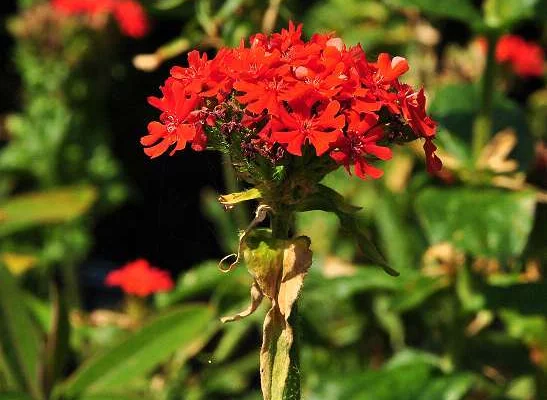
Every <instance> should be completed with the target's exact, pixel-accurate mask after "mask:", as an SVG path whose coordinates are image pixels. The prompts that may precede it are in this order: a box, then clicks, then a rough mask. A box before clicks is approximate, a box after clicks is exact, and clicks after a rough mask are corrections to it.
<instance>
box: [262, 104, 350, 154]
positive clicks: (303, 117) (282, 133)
mask: <svg viewBox="0 0 547 400" xmlns="http://www.w3.org/2000/svg"><path fill="white" fill-rule="evenodd" d="M291 107H292V112H291V113H289V112H287V110H286V109H285V107H280V113H279V118H275V119H274V120H273V123H272V139H274V140H276V141H278V142H279V143H282V144H286V145H287V151H288V152H289V153H291V154H294V155H297V156H301V155H302V145H304V144H305V143H307V142H310V143H311V144H312V146H313V147H315V152H316V153H317V155H318V156H321V155H322V154H323V153H325V152H326V151H327V150H328V149H329V147H330V145H331V143H334V142H335V141H336V140H337V139H338V138H339V137H340V135H341V134H342V128H343V127H344V124H345V118H344V116H343V115H338V116H337V114H338V111H340V103H338V102H337V101H332V102H330V103H329V104H328V105H327V106H326V107H325V108H324V109H323V110H322V111H320V112H318V113H317V115H313V113H312V106H310V105H309V104H306V103H305V102H304V101H302V102H299V103H296V104H294V105H291Z"/></svg>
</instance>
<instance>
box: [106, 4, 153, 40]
mask: <svg viewBox="0 0 547 400" xmlns="http://www.w3.org/2000/svg"><path fill="white" fill-rule="evenodd" d="M114 18H116V21H117V22H118V25H119V27H120V31H121V32H122V33H123V34H124V35H125V36H129V37H132V38H141V37H143V36H145V35H146V34H147V33H148V31H149V30H150V25H149V22H148V17H147V16H146V12H145V11H144V8H142V6H141V4H140V3H138V2H136V1H133V0H121V1H117V2H116V3H115V4H114Z"/></svg>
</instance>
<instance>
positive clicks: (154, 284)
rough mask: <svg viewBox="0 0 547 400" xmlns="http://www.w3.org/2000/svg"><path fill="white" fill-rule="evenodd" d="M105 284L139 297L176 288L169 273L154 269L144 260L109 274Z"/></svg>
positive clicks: (133, 262)
mask: <svg viewBox="0 0 547 400" xmlns="http://www.w3.org/2000/svg"><path fill="white" fill-rule="evenodd" d="M105 283H106V285H108V286H119V287H120V288H121V289H122V290H123V291H124V292H125V293H126V294H132V295H135V296H139V297H146V296H149V295H151V294H152V293H156V292H166V291H169V290H171V289H172V288H173V286H174V284H173V281H172V279H171V277H170V276H169V273H168V272H167V271H163V270H161V269H159V268H155V267H152V266H151V265H150V263H149V262H148V261H147V260H145V259H142V258H141V259H138V260H135V261H132V262H130V263H127V264H126V265H124V266H123V267H122V268H119V269H117V270H114V271H111V272H109V273H108V275H107V276H106V280H105Z"/></svg>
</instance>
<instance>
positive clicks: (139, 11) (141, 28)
mask: <svg viewBox="0 0 547 400" xmlns="http://www.w3.org/2000/svg"><path fill="white" fill-rule="evenodd" d="M51 5H52V7H53V9H54V10H57V11H58V12H60V13H63V14H66V15H83V16H89V17H93V16H96V15H98V14H106V15H113V16H114V18H115V19H116V22H117V23H118V26H119V27H120V31H121V32H122V34H124V35H126V36H129V37H133V38H140V37H143V36H145V35H146V34H147V33H148V31H149V21H148V16H147V15H146V12H145V10H144V8H143V7H142V5H141V4H140V3H139V2H137V1H135V0H51Z"/></svg>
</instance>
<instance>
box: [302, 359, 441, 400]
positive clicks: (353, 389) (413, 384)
mask: <svg viewBox="0 0 547 400" xmlns="http://www.w3.org/2000/svg"><path fill="white" fill-rule="evenodd" d="M431 373H432V367H431V366H429V365H426V364H422V363H418V364H410V365H402V366H400V367H396V368H390V369H382V370H379V371H372V370H368V371H363V372H359V373H347V374H344V375H332V374H331V375H330V376H324V377H322V379H321V381H320V384H319V385H318V387H317V388H316V389H315V391H314V393H313V395H312V396H310V400H320V399H352V400H393V399H397V400H416V398H417V397H418V395H419V394H420V393H421V392H422V390H423V389H424V387H425V386H426V384H427V381H428V380H429V379H430V376H431Z"/></svg>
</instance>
